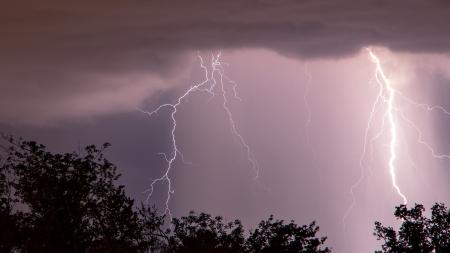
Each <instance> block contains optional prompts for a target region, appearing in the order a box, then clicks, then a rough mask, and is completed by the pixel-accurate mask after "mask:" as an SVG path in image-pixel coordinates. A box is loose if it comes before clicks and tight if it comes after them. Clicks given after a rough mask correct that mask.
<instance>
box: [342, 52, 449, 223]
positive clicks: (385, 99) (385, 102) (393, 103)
mask: <svg viewBox="0 0 450 253" xmlns="http://www.w3.org/2000/svg"><path fill="white" fill-rule="evenodd" d="M367 51H368V54H369V57H370V59H371V60H372V62H373V63H374V64H375V80H376V82H377V84H378V94H377V96H376V99H375V101H374V103H373V105H372V109H371V111H370V113H369V119H368V123H367V126H366V129H365V133H364V145H363V151H362V154H361V157H360V162H359V165H360V169H361V174H360V177H359V178H358V180H357V181H356V182H355V183H354V184H353V185H352V186H351V187H350V194H351V197H352V203H351V205H350V206H349V208H348V209H347V211H346V213H345V214H344V217H343V223H344V228H345V220H346V219H347V217H348V215H349V214H350V212H351V210H352V209H353V207H354V206H355V204H356V198H355V193H354V191H355V189H356V188H357V187H358V186H359V185H360V184H361V183H362V181H363V180H364V177H365V169H366V165H365V163H364V160H365V158H366V152H367V148H368V145H369V144H370V149H371V151H373V148H372V145H373V142H375V140H377V139H378V138H380V137H381V136H382V135H383V134H384V133H385V132H389V144H388V147H389V159H388V164H387V165H388V168H389V174H390V176H391V183H392V187H393V188H394V189H395V191H396V192H397V194H398V195H399V197H400V198H401V199H402V200H403V203H404V204H407V203H408V200H407V198H406V196H405V194H404V193H403V192H402V190H401V189H400V186H399V185H398V183H397V176H398V175H397V171H398V170H397V163H396V162H397V158H398V152H397V151H398V146H399V131H400V123H402V122H403V123H406V124H407V125H408V126H409V127H411V128H412V129H413V130H414V131H415V132H416V133H417V136H418V137H417V142H418V143H419V144H421V145H423V146H425V148H426V149H428V150H429V151H430V153H431V156H432V157H433V158H436V159H450V155H446V154H440V153H438V152H436V151H435V149H434V148H433V147H432V145H430V144H429V143H427V142H426V141H425V140H424V139H423V134H422V131H421V130H420V128H419V127H418V126H417V125H416V124H414V122H413V121H412V120H411V119H409V118H408V117H407V116H406V115H405V113H404V112H403V111H402V110H401V109H400V108H399V106H398V104H399V101H400V100H401V101H405V102H406V103H408V104H410V105H413V106H415V107H417V108H421V109H423V110H424V111H426V112H430V111H438V112H440V113H442V114H444V115H448V116H449V115H450V112H449V111H447V110H446V109H445V108H444V107H442V106H431V105H428V104H424V103H417V102H415V101H414V100H412V99H411V98H408V97H407V96H405V95H403V94H402V93H401V92H399V91H398V90H396V89H395V88H394V86H393V85H392V83H391V81H390V80H389V78H388V77H387V76H386V74H385V72H384V70H383V67H382V64H381V61H380V58H379V57H378V56H377V55H376V54H375V53H374V52H373V51H372V50H371V49H370V48H367ZM379 110H382V118H381V128H380V129H379V130H378V132H377V133H376V134H375V135H374V136H373V137H371V138H369V137H370V136H369V135H370V131H371V128H372V125H373V124H374V121H375V120H376V119H375V115H376V113H377V112H378V111H379Z"/></svg>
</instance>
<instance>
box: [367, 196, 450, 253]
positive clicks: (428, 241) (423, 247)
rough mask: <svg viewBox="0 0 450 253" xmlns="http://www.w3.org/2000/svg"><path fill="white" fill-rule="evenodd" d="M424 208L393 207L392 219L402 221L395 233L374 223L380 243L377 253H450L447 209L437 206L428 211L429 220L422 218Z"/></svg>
mask: <svg viewBox="0 0 450 253" xmlns="http://www.w3.org/2000/svg"><path fill="white" fill-rule="evenodd" d="M424 211H425V208H424V207H423V206H422V205H419V204H416V205H415V206H414V207H413V208H411V209H408V208H407V207H406V206H405V205H401V206H398V207H396V210H395V213H394V215H395V217H396V218H397V219H401V220H402V224H401V226H400V228H399V230H398V231H396V230H394V229H393V228H392V227H385V226H383V225H382V224H381V223H380V222H375V233H374V235H376V236H377V238H378V240H383V241H384V244H383V245H382V250H381V251H379V252H402V253H403V252H404V253H410V252H411V253H413V252H414V253H421V252H436V253H446V252H450V209H447V208H446V207H445V205H444V204H442V203H436V204H435V205H434V206H433V207H432V208H431V218H427V217H425V216H424Z"/></svg>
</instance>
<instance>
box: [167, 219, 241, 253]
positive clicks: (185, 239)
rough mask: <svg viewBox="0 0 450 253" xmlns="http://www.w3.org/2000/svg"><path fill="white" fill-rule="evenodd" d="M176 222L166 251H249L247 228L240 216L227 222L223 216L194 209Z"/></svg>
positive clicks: (183, 252)
mask: <svg viewBox="0 0 450 253" xmlns="http://www.w3.org/2000/svg"><path fill="white" fill-rule="evenodd" d="M172 224H173V233H172V235H171V236H170V238H169V241H168V245H167V247H166V249H165V250H164V252H167V253H175V252H177V253H194V252H217V253H225V252H245V247H244V242H245V238H244V235H243V233H244V229H243V227H242V224H241V222H240V221H239V220H236V221H234V222H228V223H224V221H223V218H222V217H220V216H216V217H212V216H211V215H209V214H205V213H200V214H199V215H196V214H195V213H194V212H190V214H189V215H188V216H185V217H181V218H180V219H177V218H175V219H173V221H172Z"/></svg>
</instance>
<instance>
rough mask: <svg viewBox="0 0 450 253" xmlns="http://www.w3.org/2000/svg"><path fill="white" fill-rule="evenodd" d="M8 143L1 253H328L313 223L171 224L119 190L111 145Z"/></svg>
mask: <svg viewBox="0 0 450 253" xmlns="http://www.w3.org/2000/svg"><path fill="white" fill-rule="evenodd" d="M8 141H9V143H10V144H11V145H10V147H9V148H7V149H6V155H5V156H4V157H3V156H2V157H0V252H27V253H35V252H46V253H53V252H55V253H56V252H58V253H59V252H68V253H102V252H108V253H109V252H112V253H119V252H120V253H122V252H124V253H125V252H126V253H133V252H136V253H137V252H149V251H150V252H160V253H190V252H204V253H266V252H281V253H283V252H286V253H288V252H305V253H306V252H308V253H315V252H318V253H326V252H330V250H329V249H328V248H326V247H325V248H324V246H323V243H324V241H325V238H316V232H317V231H318V229H319V228H318V227H317V226H316V225H315V223H311V224H310V225H308V226H298V225H296V224H295V223H294V222H290V223H289V224H284V222H283V221H279V220H275V219H274V218H273V216H270V218H269V219H268V220H265V221H261V223H260V224H259V225H258V227H257V228H256V229H254V230H251V231H248V232H246V231H245V230H244V228H243V226H242V224H241V222H240V221H239V220H235V221H233V222H225V221H224V219H223V218H222V217H220V216H216V217H213V216H211V215H209V214H205V213H200V214H195V213H194V212H191V213H189V215H188V216H184V217H180V218H175V219H173V220H172V221H170V223H167V224H166V221H167V219H166V217H164V216H163V215H159V214H158V212H157V210H156V209H155V208H153V207H148V206H144V205H141V206H140V207H139V208H138V207H136V206H135V205H134V200H133V199H131V198H130V197H128V196H127V195H126V194H125V190H124V186H122V185H118V184H117V180H118V178H119V177H120V174H118V173H117V171H116V167H115V166H114V165H113V164H112V163H110V162H109V161H108V160H107V159H106V158H104V155H103V152H104V150H105V149H106V148H107V147H108V146H109V144H104V145H103V146H101V147H100V148H97V147H95V146H87V147H86V148H85V149H84V151H83V152H81V151H80V152H72V153H63V154H54V153H51V152H49V151H47V150H46V148H45V146H43V145H40V144H37V143H36V142H30V141H22V140H14V139H12V138H8ZM169 228H170V229H169Z"/></svg>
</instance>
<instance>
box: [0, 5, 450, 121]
mask: <svg viewBox="0 0 450 253" xmlns="http://www.w3.org/2000/svg"><path fill="white" fill-rule="evenodd" d="M449 23H450V4H449V3H448V2H447V1H436V0H433V1H409V0H408V1H406V0H402V1H366V0H363V1H360V0H358V1H356V0H352V1H317V0H314V1H294V0H289V1H254V0H253V1H206V0H205V1H116V0H114V1H103V0H94V1H74V2H68V1H50V0H43V1H11V0H7V1H2V3H1V4H0V36H1V38H2V39H1V40H0V77H1V80H0V82H1V83H0V101H1V102H0V107H1V108H3V109H0V115H1V118H2V121H3V122H16V121H17V122H22V123H23V122H25V123H37V124H39V123H46V122H47V121H52V120H55V119H59V118H63V119H64V118H71V117H78V116H94V115H100V114H108V113H111V112H117V111H127V110H130V109H131V108H134V107H135V106H136V105H139V104H140V103H141V102H142V101H143V100H144V99H145V98H146V97H148V96H150V95H151V94H153V93H154V92H155V90H159V89H164V88H167V86H168V83H170V82H167V81H166V82H164V81H161V80H166V79H167V78H168V77H172V76H173V75H174V73H175V71H176V70H179V69H180V67H181V66H183V65H182V64H181V63H183V62H185V60H186V58H185V57H186V54H185V53H186V52H189V51H191V50H209V49H218V48H224V49H233V48H268V49H271V50H274V51H276V52H278V53H280V54H283V55H287V56H291V57H303V58H305V57H307V58H323V57H342V56H347V55H350V54H352V53H354V52H356V51H358V50H359V49H360V48H361V47H364V46H367V45H381V46H385V47H389V48H391V49H393V50H401V51H413V52H447V51H448V50H449V48H450V33H449V32H448V24H449ZM158 78H160V79H161V80H159V79H158ZM116 94H121V96H117V95H116ZM55 107H57V108H58V110H55ZM11 108H14V110H11ZM93 108H97V109H93ZM44 111H45V113H43V112H44ZM62 112H64V113H62ZM36 114H40V116H39V117H37V116H35V115H36Z"/></svg>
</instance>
